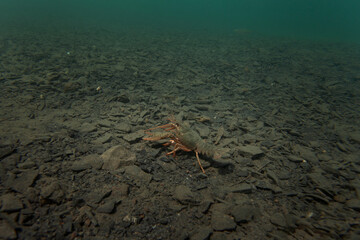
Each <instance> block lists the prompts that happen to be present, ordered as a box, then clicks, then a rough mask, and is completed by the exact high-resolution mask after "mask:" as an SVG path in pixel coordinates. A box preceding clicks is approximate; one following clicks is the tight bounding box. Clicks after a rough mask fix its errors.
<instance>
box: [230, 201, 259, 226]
mask: <svg viewBox="0 0 360 240" xmlns="http://www.w3.org/2000/svg"><path fill="white" fill-rule="evenodd" d="M255 211H256V209H255V208H254V207H252V206H249V205H244V206H236V207H234V208H232V209H231V215H232V216H233V217H234V218H235V221H236V223H246V222H249V221H250V220H252V218H253V217H254V215H255Z"/></svg>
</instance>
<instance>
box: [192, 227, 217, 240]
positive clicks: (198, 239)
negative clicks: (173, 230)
mask: <svg viewBox="0 0 360 240" xmlns="http://www.w3.org/2000/svg"><path fill="white" fill-rule="evenodd" d="M211 233H212V229H211V228H210V227H208V226H200V227H197V229H196V231H195V234H194V235H192V236H191V237H190V240H206V239H209V237H210V234H211Z"/></svg>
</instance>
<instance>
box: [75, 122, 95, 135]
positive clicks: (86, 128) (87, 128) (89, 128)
mask: <svg viewBox="0 0 360 240" xmlns="http://www.w3.org/2000/svg"><path fill="white" fill-rule="evenodd" d="M96 130H97V128H96V126H95V124H91V123H84V124H82V125H81V127H80V129H79V131H80V132H81V133H83V134H87V133H91V132H95V131H96Z"/></svg>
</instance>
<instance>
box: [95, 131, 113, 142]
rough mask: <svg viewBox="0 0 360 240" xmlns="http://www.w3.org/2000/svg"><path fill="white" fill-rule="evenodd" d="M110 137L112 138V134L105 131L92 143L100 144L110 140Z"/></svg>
mask: <svg viewBox="0 0 360 240" xmlns="http://www.w3.org/2000/svg"><path fill="white" fill-rule="evenodd" d="M112 139H113V135H112V134H111V133H105V134H104V135H102V136H100V137H98V138H97V139H96V140H95V141H94V143H95V144H99V145H100V144H104V143H108V142H111V140H112Z"/></svg>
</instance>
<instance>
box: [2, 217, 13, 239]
mask: <svg viewBox="0 0 360 240" xmlns="http://www.w3.org/2000/svg"><path fill="white" fill-rule="evenodd" d="M16 238H17V234H16V231H15V229H14V228H13V227H12V226H10V224H8V223H7V222H6V221H4V220H0V239H16Z"/></svg>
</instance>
